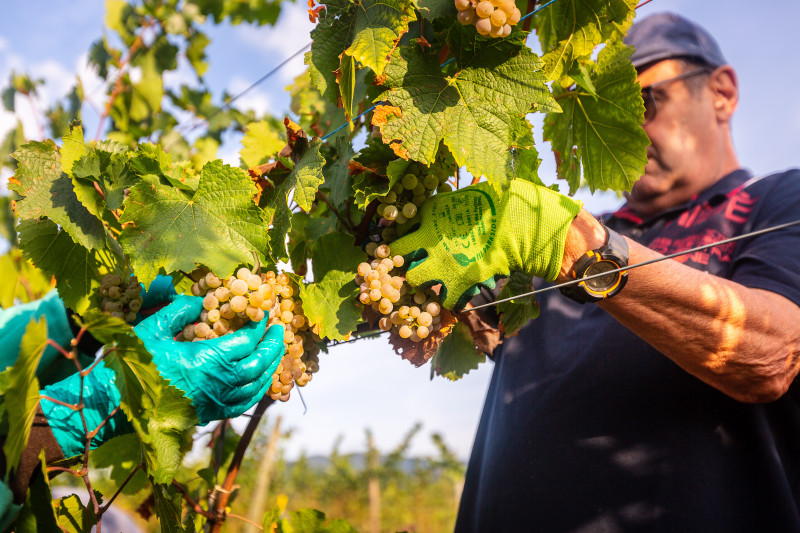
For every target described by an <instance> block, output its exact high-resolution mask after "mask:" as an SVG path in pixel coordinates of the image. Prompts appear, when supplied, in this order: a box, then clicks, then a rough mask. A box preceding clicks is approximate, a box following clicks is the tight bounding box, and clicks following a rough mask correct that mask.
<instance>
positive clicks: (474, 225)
mask: <svg viewBox="0 0 800 533" xmlns="http://www.w3.org/2000/svg"><path fill="white" fill-rule="evenodd" d="M580 209H581V203H580V202H578V201H576V200H573V199H571V198H568V197H566V196H564V195H561V194H559V193H557V192H555V191H552V190H550V189H547V188H545V187H541V186H539V185H535V184H533V183H530V182H528V181H524V180H520V179H517V180H513V181H512V182H511V186H510V188H509V190H508V191H506V192H505V193H504V194H503V195H502V196H500V197H498V195H497V193H496V192H495V190H494V189H493V188H492V186H491V185H490V184H488V183H485V182H484V183H478V184H476V185H472V186H470V187H465V188H463V189H460V190H457V191H453V192H451V193H443V194H437V195H436V196H434V197H432V198H431V199H429V200H428V201H427V202H426V203H425V205H424V206H423V207H422V209H421V211H420V214H419V215H418V217H419V219H420V221H421V226H420V227H419V229H418V230H416V231H413V232H411V233H409V234H406V235H405V236H403V237H402V238H400V239H398V240H396V241H394V242H393V243H391V250H392V254H400V255H402V256H406V259H407V260H410V263H409V268H408V271H407V273H406V278H407V279H408V281H409V283H411V285H422V286H430V285H435V284H436V283H441V284H442V293H441V296H442V300H443V303H444V306H445V307H448V308H450V309H456V310H459V309H461V308H463V307H464V306H465V305H466V304H467V302H469V300H470V299H472V297H474V296H475V295H476V294H477V293H478V291H479V290H480V285H484V286H486V287H489V288H493V287H494V282H495V280H496V279H498V278H500V277H505V276H508V275H509V274H510V273H511V271H512V270H516V271H521V272H525V273H527V274H531V275H533V276H537V277H541V278H545V279H547V280H549V281H552V280H554V279H555V278H556V276H558V273H559V270H560V269H561V261H562V260H563V256H564V244H565V241H566V239H567V229H568V228H569V226H570V224H571V223H572V219H574V218H575V216H576V215H577V214H578V212H579V211H580Z"/></svg>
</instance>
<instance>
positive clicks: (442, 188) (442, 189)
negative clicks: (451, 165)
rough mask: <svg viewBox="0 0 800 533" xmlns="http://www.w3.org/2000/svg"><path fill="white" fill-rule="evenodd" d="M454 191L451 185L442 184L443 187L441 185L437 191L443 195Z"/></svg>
mask: <svg viewBox="0 0 800 533" xmlns="http://www.w3.org/2000/svg"><path fill="white" fill-rule="evenodd" d="M452 190H453V188H452V187H451V186H450V184H449V183H442V184H441V185H439V188H438V189H436V192H437V193H443V192H450V191H452Z"/></svg>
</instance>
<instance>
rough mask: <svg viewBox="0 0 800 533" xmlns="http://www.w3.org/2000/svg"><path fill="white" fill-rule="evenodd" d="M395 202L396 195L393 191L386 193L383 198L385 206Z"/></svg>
mask: <svg viewBox="0 0 800 533" xmlns="http://www.w3.org/2000/svg"><path fill="white" fill-rule="evenodd" d="M396 201H397V193H396V192H394V191H389V192H387V193H386V196H384V197H383V202H384V203H386V204H393V203H395V202H396Z"/></svg>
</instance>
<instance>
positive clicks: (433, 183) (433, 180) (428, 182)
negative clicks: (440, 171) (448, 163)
mask: <svg viewBox="0 0 800 533" xmlns="http://www.w3.org/2000/svg"><path fill="white" fill-rule="evenodd" d="M422 184H423V185H425V188H426V189H427V190H429V191H432V190H434V189H435V188H436V187H438V186H439V178H437V177H436V176H434V175H433V174H428V175H427V176H425V177H424V178H423V179H422Z"/></svg>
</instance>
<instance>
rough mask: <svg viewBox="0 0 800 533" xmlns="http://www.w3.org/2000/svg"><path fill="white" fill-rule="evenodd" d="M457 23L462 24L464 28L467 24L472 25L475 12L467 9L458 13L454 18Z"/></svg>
mask: <svg viewBox="0 0 800 533" xmlns="http://www.w3.org/2000/svg"><path fill="white" fill-rule="evenodd" d="M456 18H457V19H458V21H459V22H460V23H461V24H463V25H464V26H466V25H468V24H472V22H473V21H474V20H475V10H474V9H467V10H464V11H459V12H458V15H457V16H456Z"/></svg>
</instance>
